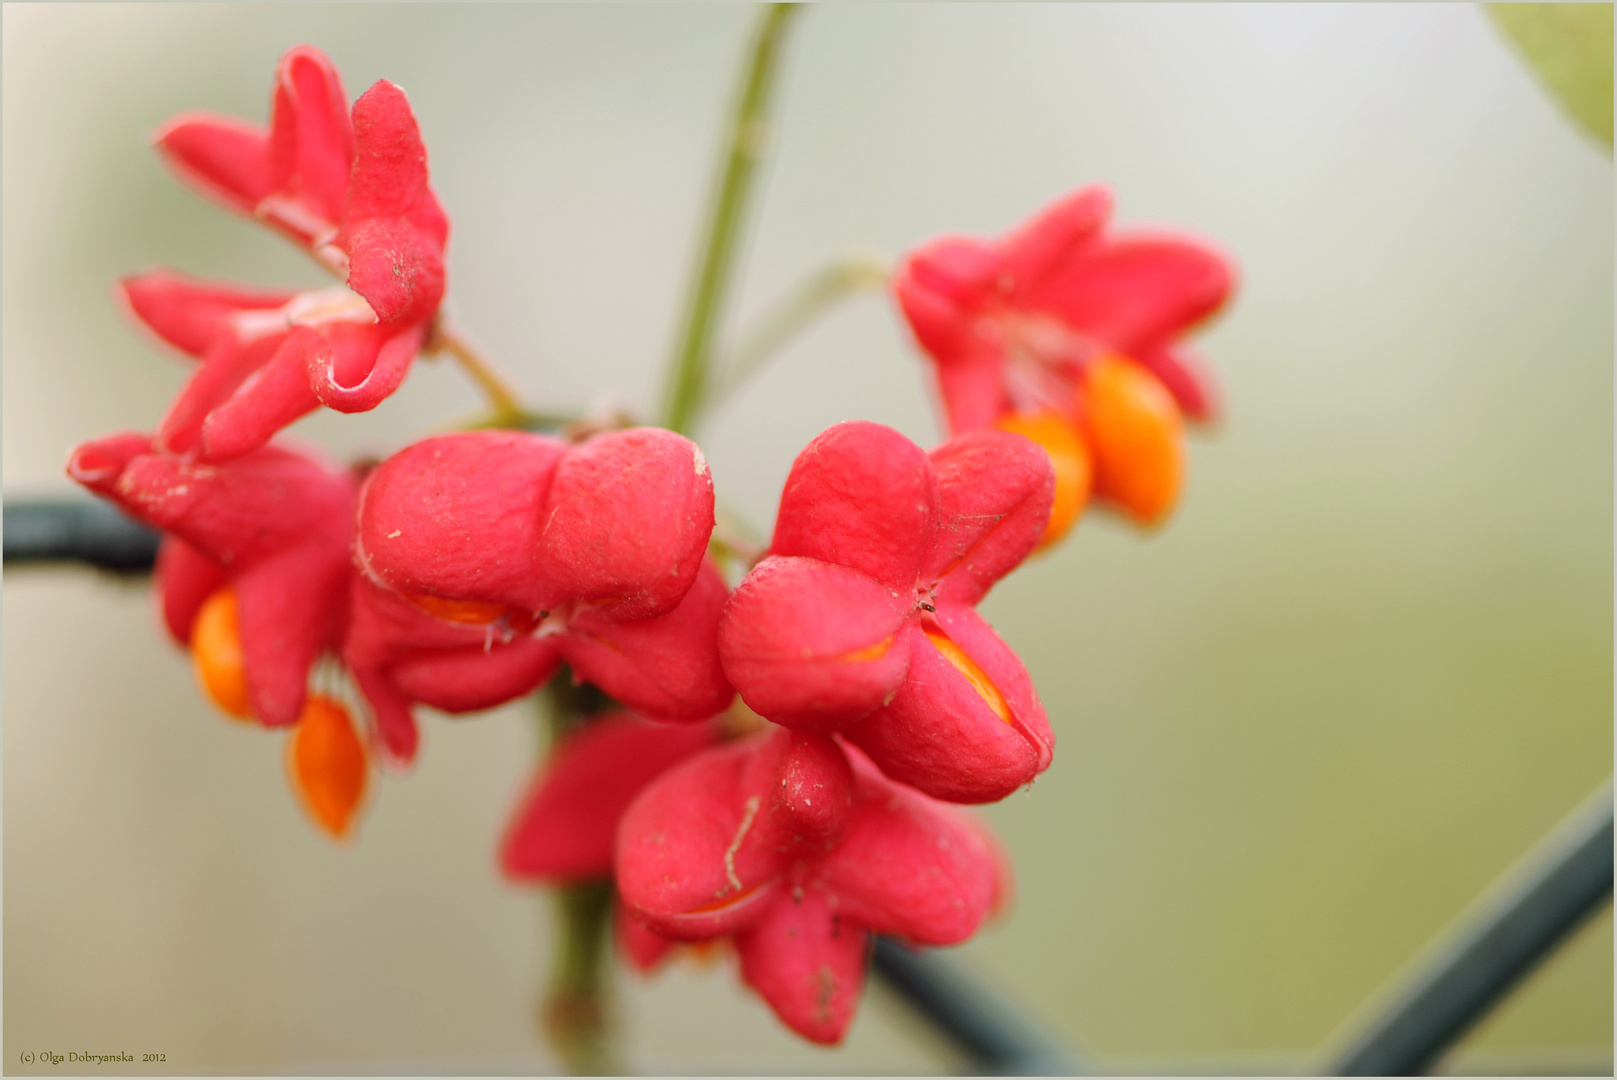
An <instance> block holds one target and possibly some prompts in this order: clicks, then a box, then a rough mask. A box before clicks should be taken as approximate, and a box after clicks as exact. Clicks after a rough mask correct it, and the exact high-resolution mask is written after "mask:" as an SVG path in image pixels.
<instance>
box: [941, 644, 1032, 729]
mask: <svg viewBox="0 0 1617 1080" xmlns="http://www.w3.org/2000/svg"><path fill="white" fill-rule="evenodd" d="M921 629H922V630H923V631H924V632H925V633H926V637H927V640H928V641H930V642H932V644H933V646H934V647H935V648H936V649H937V650H938V652H940V653H942V654H943V658H944V659H945V660H947V661H949V663H951V664H953V665H954V669H955V670H956V671H958V672H960V674H962V675H964V676H965V677H966V681H967V682H969V683H971V688H972V689H973V690H975V691H977V696H978V697H980V698H982V699H983V701H984V702H985V703H986V704H987V705H988V707H989V708H990V709H992V710H994V715H995V716H997V717H999V718H1000V719H1001V720H1003V721H1005V723H1007V724H1009V723H1010V722H1011V703H1010V702H1008V701H1006V700H1005V695H1004V694H1002V693H1000V690H999V687H997V686H995V685H994V680H993V679H990V678H989V677H988V672H986V671H984V670H983V669H982V668H980V667H978V666H977V661H975V660H973V659H972V658H971V657H969V656H967V655H966V650H964V649H962V648H961V647H960V646H958V645H956V644H955V643H954V640H953V639H952V638H950V637H949V635H948V634H945V633H944V632H943V628H942V627H941V626H932V625H923V626H922V627H921Z"/></svg>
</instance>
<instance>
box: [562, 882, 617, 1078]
mask: <svg viewBox="0 0 1617 1080" xmlns="http://www.w3.org/2000/svg"><path fill="white" fill-rule="evenodd" d="M555 921H556V930H557V933H556V958H555V963H554V964H553V966H552V968H551V974H550V987H549V989H548V991H547V992H546V994H545V1003H544V1016H543V1021H544V1027H545V1034H546V1036H548V1037H549V1039H550V1045H551V1046H552V1047H553V1048H554V1049H555V1051H556V1053H557V1054H558V1055H560V1057H561V1059H562V1061H563V1062H565V1063H566V1065H567V1068H568V1069H569V1070H571V1071H572V1072H573V1073H574V1074H575V1075H580V1076H612V1075H617V1074H618V1073H619V1072H621V1069H620V1068H619V1066H618V1063H617V1060H616V1057H615V1055H614V1054H613V1052H612V1043H611V1037H610V1036H611V1020H612V1018H611V1015H610V1007H611V995H610V993H609V990H610V987H609V985H608V983H609V981H610V975H611V965H610V963H609V962H608V960H609V957H608V956H607V943H608V940H609V937H608V934H609V931H610V930H611V926H612V882H611V881H609V880H602V881H590V882H585V883H582V884H578V885H563V886H562V887H561V888H560V889H557V890H556V920H555Z"/></svg>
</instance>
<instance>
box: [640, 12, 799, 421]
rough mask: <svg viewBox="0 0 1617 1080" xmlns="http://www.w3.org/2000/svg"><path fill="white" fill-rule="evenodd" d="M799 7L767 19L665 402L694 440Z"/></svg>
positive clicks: (668, 414)
mask: <svg viewBox="0 0 1617 1080" xmlns="http://www.w3.org/2000/svg"><path fill="white" fill-rule="evenodd" d="M794 7H795V5H792V4H771V5H770V6H769V7H768V8H767V9H766V10H765V12H764V15H763V18H762V22H761V24H760V25H759V27H758V31H757V35H756V37H755V38H754V39H753V45H752V55H751V59H750V61H749V63H748V66H747V76H746V80H745V82H744V83H743V85H742V92H741V96H740V98H739V99H738V101H737V102H736V110H735V114H734V116H733V117H732V119H731V122H730V127H729V130H728V132H727V133H726V136H725V151H724V167H723V169H722V170H721V171H720V174H719V184H718V189H717V193H716V195H715V196H714V199H713V203H712V209H711V211H710V214H711V216H710V217H709V219H708V226H707V244H706V247H705V249H704V251H703V253H702V258H701V262H700V264H699V268H698V270H697V274H696V280H695V283H694V285H693V286H692V290H691V297H690V303H689V304H688V306H687V308H686V313H685V322H684V325H683V326H682V327H681V328H680V333H679V339H678V345H677V346H676V348H675V350H674V356H673V362H672V367H671V369H670V372H669V378H668V386H667V389H666V391H665V395H664V399H663V410H662V422H663V426H664V427H667V428H670V429H671V430H674V431H678V432H680V433H682V434H686V435H688V434H690V429H691V426H692V424H693V423H694V422H695V420H696V417H697V414H698V413H699V412H700V411H701V408H702V402H703V398H704V397H705V395H706V393H707V380H708V364H709V360H710V356H711V352H712V348H713V338H714V334H715V331H716V329H717V327H718V323H719V317H720V314H721V312H722V309H723V306H724V298H725V292H726V289H727V287H728V285H729V282H730V275H731V269H732V264H733V262H734V256H735V248H736V241H737V240H738V239H739V238H740V233H741V223H742V218H743V216H744V214H745V211H746V205H747V196H748V194H749V193H750V191H751V189H752V181H753V179H754V177H755V175H756V171H757V165H758V161H759V159H760V158H761V157H762V156H763V151H764V145H765V143H766V142H768V136H769V122H768V113H769V98H770V91H771V89H772V88H773V85H774V75H775V71H776V67H777V62H778V60H779V57H780V49H781V41H782V37H783V35H784V33H785V30H786V27H787V25H788V24H789V22H790V17H791V15H792V12H793V10H794Z"/></svg>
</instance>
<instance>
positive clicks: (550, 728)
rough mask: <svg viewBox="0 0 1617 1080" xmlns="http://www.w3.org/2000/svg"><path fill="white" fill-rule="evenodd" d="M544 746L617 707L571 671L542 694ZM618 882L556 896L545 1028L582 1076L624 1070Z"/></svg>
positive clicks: (582, 885)
mask: <svg viewBox="0 0 1617 1080" xmlns="http://www.w3.org/2000/svg"><path fill="white" fill-rule="evenodd" d="M539 697H540V701H541V703H542V709H541V719H542V722H543V727H544V729H545V731H544V734H545V736H546V737H545V738H544V739H543V741H544V742H545V743H546V744H547V746H548V750H547V752H549V753H554V752H555V748H556V744H557V743H558V742H560V740H561V739H562V738H563V737H564V736H566V735H567V734H568V732H570V731H571V730H572V729H573V728H575V727H576V726H578V725H579V724H584V723H588V722H589V717H591V716H593V715H595V714H597V713H600V712H603V711H606V710H607V709H610V708H611V707H612V705H613V702H612V700H611V699H610V698H608V697H607V696H606V695H605V694H603V693H601V692H600V691H599V690H597V689H596V688H595V687H593V686H591V685H589V684H588V683H582V684H579V685H577V686H575V685H574V684H573V681H572V672H571V671H570V670H568V668H566V667H565V666H564V667H563V668H562V670H560V671H559V672H557V673H556V675H555V677H554V678H552V679H551V680H550V682H549V683H548V684H547V685H546V686H545V688H544V690H543V691H541V692H540V695H539ZM612 900H613V887H612V881H611V879H609V878H608V879H600V880H596V881H582V882H575V883H573V884H570V885H563V886H561V887H560V888H558V889H556V890H555V902H554V907H553V910H554V918H553V919H552V925H553V927H554V941H555V960H554V962H553V963H552V964H551V970H550V980H549V982H548V983H547V985H546V987H545V994H544V1001H543V1005H542V1007H541V1011H540V1016H539V1020H540V1026H541V1028H542V1030H543V1031H544V1034H545V1038H546V1040H547V1041H548V1042H549V1043H550V1046H551V1048H552V1049H554V1050H555V1051H556V1054H557V1056H558V1057H560V1058H561V1060H562V1062H563V1063H564V1064H565V1065H566V1066H567V1068H568V1070H569V1071H571V1072H573V1073H574V1074H577V1075H582V1076H606V1075H614V1074H618V1073H621V1072H622V1068H621V1067H620V1064H619V1062H618V1060H617V1055H616V1054H615V1053H614V1052H613V1046H612V1042H613V1040H612V1034H613V1032H612V1029H613V1023H612V1021H613V1017H612V986H611V955H610V950H609V948H608V945H609V942H610V935H611V930H612Z"/></svg>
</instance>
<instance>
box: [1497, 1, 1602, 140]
mask: <svg viewBox="0 0 1617 1080" xmlns="http://www.w3.org/2000/svg"><path fill="white" fill-rule="evenodd" d="M1488 12H1489V14H1490V15H1492V16H1493V20H1494V22H1495V23H1497V24H1498V26H1499V29H1500V30H1501V31H1503V32H1504V34H1505V36H1506V37H1507V38H1509V39H1510V41H1511V43H1512V44H1514V45H1515V46H1516V48H1517V49H1518V50H1520V51H1521V54H1522V56H1523V57H1524V58H1525V59H1526V60H1527V62H1528V64H1529V65H1531V67H1532V68H1533V70H1534V71H1535V72H1537V74H1538V77H1539V80H1540V81H1541V82H1543V83H1544V85H1545V86H1546V87H1548V89H1549V91H1550V93H1551V94H1553V95H1554V96H1555V98H1556V100H1557V101H1559V102H1560V103H1561V107H1562V108H1563V109H1564V110H1565V111H1566V112H1567V113H1568V114H1569V115H1570V116H1571V117H1572V119H1573V120H1574V121H1575V122H1576V123H1577V124H1578V126H1580V127H1582V128H1583V129H1584V130H1585V131H1587V132H1588V133H1589V134H1591V135H1593V136H1594V137H1595V138H1597V139H1599V140H1600V141H1601V142H1603V143H1605V144H1606V146H1607V147H1610V146H1611V134H1612V131H1611V129H1612V121H1611V113H1612V77H1611V69H1612V61H1611V53H1612V5H1611V4H1489V5H1488Z"/></svg>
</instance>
